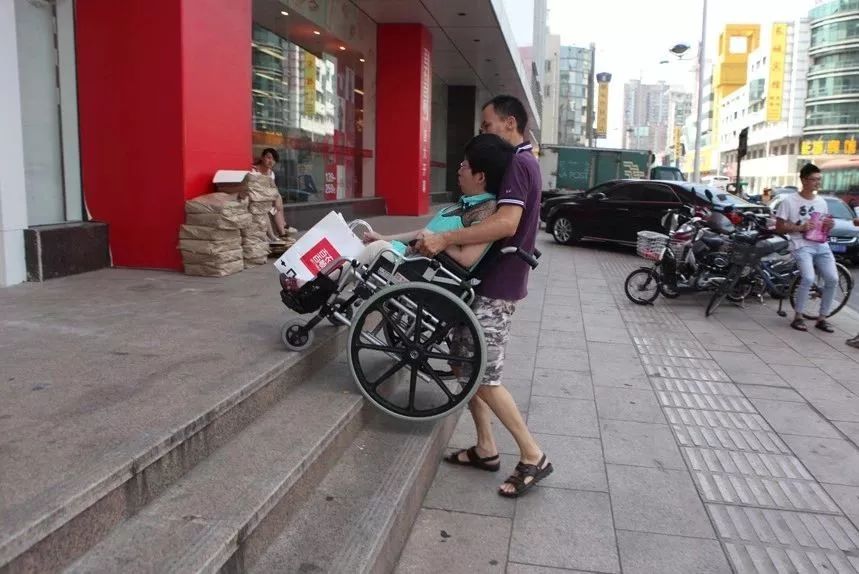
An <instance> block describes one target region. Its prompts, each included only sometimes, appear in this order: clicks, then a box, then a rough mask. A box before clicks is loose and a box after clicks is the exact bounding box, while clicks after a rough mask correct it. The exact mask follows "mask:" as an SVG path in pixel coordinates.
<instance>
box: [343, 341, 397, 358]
mask: <svg viewBox="0 0 859 574" xmlns="http://www.w3.org/2000/svg"><path fill="white" fill-rule="evenodd" d="M355 348H356V349H357V350H367V351H380V352H382V353H391V354H394V355H397V356H401V355H402V354H403V353H404V352H405V349H402V348H400V347H388V346H385V345H370V344H367V343H358V344H357V345H355Z"/></svg>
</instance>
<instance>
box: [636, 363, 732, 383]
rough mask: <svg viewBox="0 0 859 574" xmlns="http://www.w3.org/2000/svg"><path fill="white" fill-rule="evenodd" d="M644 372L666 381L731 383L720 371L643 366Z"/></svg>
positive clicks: (729, 378)
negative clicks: (685, 380)
mask: <svg viewBox="0 0 859 574" xmlns="http://www.w3.org/2000/svg"><path fill="white" fill-rule="evenodd" d="M644 372H646V373H647V374H648V375H649V376H651V377H664V378H666V379H697V380H700V381H724V382H731V380H732V379H731V377H729V376H728V375H727V373H725V372H724V371H723V370H721V369H695V368H689V367H668V366H663V365H645V366H644Z"/></svg>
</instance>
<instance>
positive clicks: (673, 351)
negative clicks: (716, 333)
mask: <svg viewBox="0 0 859 574" xmlns="http://www.w3.org/2000/svg"><path fill="white" fill-rule="evenodd" d="M641 339H644V338H643V337H636V340H641ZM645 340H646V339H645ZM635 348H636V349H637V350H638V352H639V353H641V354H642V355H662V356H668V357H687V358H690V359H709V358H710V354H709V353H708V352H707V351H706V350H705V349H704V347H702V346H698V345H697V344H696V343H686V342H682V343H653V344H647V343H639V342H637V341H636V343H635Z"/></svg>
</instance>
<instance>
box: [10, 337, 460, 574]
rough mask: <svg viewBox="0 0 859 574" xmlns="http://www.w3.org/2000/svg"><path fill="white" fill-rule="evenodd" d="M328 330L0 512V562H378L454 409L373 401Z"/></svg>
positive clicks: (50, 566)
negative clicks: (380, 407) (87, 468)
mask: <svg viewBox="0 0 859 574" xmlns="http://www.w3.org/2000/svg"><path fill="white" fill-rule="evenodd" d="M330 333H331V336H330V337H320V339H319V340H318V342H317V343H316V344H315V345H314V346H313V347H312V348H311V349H309V350H308V351H306V352H305V353H302V354H292V353H291V354H287V355H285V356H286V357H289V358H288V359H285V360H284V363H283V364H282V365H280V366H279V367H278V368H275V369H271V370H269V371H268V372H267V373H266V375H265V376H262V377H259V378H257V379H256V380H254V381H253V382H251V383H249V384H247V385H245V386H244V387H242V388H241V389H238V390H237V391H236V392H235V393H234V394H233V395H232V396H230V397H227V398H225V399H224V400H222V401H221V402H219V403H217V404H215V405H212V408H211V409H209V410H208V411H206V412H202V413H193V414H192V413H189V420H188V423H187V424H186V425H184V426H183V427H181V428H177V429H176V430H175V431H174V432H173V433H172V434H171V435H170V436H169V437H165V438H163V439H162V440H159V441H158V442H157V444H154V445H153V446H151V448H149V449H148V450H146V451H145V452H143V453H138V454H136V455H135V456H128V455H127V454H126V453H122V452H120V453H117V456H115V457H113V458H111V459H110V460H105V461H104V464H100V465H98V467H97V468H93V469H92V472H91V474H90V476H87V477H83V478H81V477H70V480H69V481H67V482H64V483H61V485H60V486H59V487H58V489H59V492H51V493H46V500H45V501H41V502H40V501H33V502H31V503H29V504H28V505H27V506H26V507H24V508H16V509H14V511H13V512H12V513H10V514H9V515H7V516H4V517H3V526H2V530H0V573H2V574H7V573H18V572H39V573H42V572H59V571H65V572H105V573H107V572H110V573H116V572H123V573H135V572H158V573H161V572H177V573H183V574H184V573H194V572H236V573H238V572H323V571H324V572H344V573H345V572H348V573H356V572H388V571H391V570H392V569H393V568H394V566H395V565H396V561H397V558H398V556H399V553H400V551H401V549H402V547H403V546H404V544H405V542H406V539H407V537H408V534H409V530H410V528H411V525H412V522H413V521H414V518H415V516H416V514H417V511H418V509H419V507H420V505H421V502H422V500H423V498H424V495H425V493H426V491H427V489H428V488H429V485H430V483H431V482H432V479H433V476H434V475H435V471H436V468H437V466H438V461H439V458H440V456H441V453H442V450H443V449H444V446H445V445H446V444H447V440H448V438H449V437H450V435H451V433H452V432H453V428H454V425H455V423H456V419H457V418H458V417H457V415H454V416H451V417H448V418H446V419H443V420H441V421H440V422H436V423H426V424H417V423H405V422H402V421H398V420H396V419H393V418H391V417H388V416H386V415H383V414H382V413H379V412H377V411H376V409H375V408H373V407H372V406H370V405H368V404H367V403H366V402H365V401H364V399H363V398H362V397H361V395H360V394H359V393H358V392H357V389H355V388H354V383H353V382H352V380H351V376H350V375H349V374H348V373H349V369H348V366H347V364H346V359H345V353H344V352H342V351H343V350H344V348H345V347H344V345H345V340H346V332H345V330H344V329H340V330H338V331H336V332H334V331H331V332H330ZM332 357H333V359H332ZM58 471H59V472H62V469H58ZM72 478H74V480H72ZM46 501H50V503H48V502H46Z"/></svg>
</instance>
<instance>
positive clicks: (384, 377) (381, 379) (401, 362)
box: [370, 359, 408, 387]
mask: <svg viewBox="0 0 859 574" xmlns="http://www.w3.org/2000/svg"><path fill="white" fill-rule="evenodd" d="M407 362H408V361H407V360H406V359H400V360H399V361H398V362H397V364H396V365H394V366H393V367H391V368H390V369H388V370H387V371H385V372H384V373H382V376H380V377H379V378H378V379H376V381H375V382H372V383H370V386H371V387H378V386H379V385H381V384H382V383H384V382H385V381H387V380H388V379H389V378H391V377H392V376H393V375H394V374H396V373H397V372H398V371H399V370H400V369H402V368H403V367H405V366H406V363H407Z"/></svg>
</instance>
